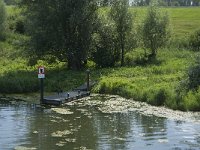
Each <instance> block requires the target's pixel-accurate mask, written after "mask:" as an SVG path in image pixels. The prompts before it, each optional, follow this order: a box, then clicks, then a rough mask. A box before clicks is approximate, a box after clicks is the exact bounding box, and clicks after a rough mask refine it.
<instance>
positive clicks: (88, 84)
mask: <svg viewBox="0 0 200 150" xmlns="http://www.w3.org/2000/svg"><path fill="white" fill-rule="evenodd" d="M86 72H87V91H89V90H90V70H89V69H88V70H87V71H86Z"/></svg>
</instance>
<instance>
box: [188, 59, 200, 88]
mask: <svg viewBox="0 0 200 150" xmlns="http://www.w3.org/2000/svg"><path fill="white" fill-rule="evenodd" d="M199 85H200V56H198V57H197V59H196V63H195V65H193V66H191V67H190V68H189V70H188V88H189V89H197V88H198V87H199Z"/></svg>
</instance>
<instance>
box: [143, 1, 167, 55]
mask: <svg viewBox="0 0 200 150" xmlns="http://www.w3.org/2000/svg"><path fill="white" fill-rule="evenodd" d="M169 31H170V30H169V17H168V15H167V13H166V12H165V13H163V12H162V11H161V10H160V9H159V8H158V7H157V2H156V1H153V2H152V3H151V5H150V6H149V8H148V11H147V16H146V18H145V20H144V25H143V29H142V33H143V42H144V47H145V48H146V49H150V51H151V54H150V55H149V58H150V59H151V58H156V55H157V51H158V49H159V48H160V47H162V46H164V45H165V44H166V42H167V41H168V39H169V37H170V32H169Z"/></svg>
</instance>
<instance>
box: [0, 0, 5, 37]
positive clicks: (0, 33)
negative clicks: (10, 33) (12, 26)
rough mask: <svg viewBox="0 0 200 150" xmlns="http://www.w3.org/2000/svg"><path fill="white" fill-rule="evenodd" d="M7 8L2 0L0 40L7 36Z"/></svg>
mask: <svg viewBox="0 0 200 150" xmlns="http://www.w3.org/2000/svg"><path fill="white" fill-rule="evenodd" d="M5 21H6V10H5V4H4V2H3V0H0V40H2V39H4V37H5V32H6V31H5V30H6V22H5Z"/></svg>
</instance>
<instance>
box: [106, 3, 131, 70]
mask: <svg viewBox="0 0 200 150" xmlns="http://www.w3.org/2000/svg"><path fill="white" fill-rule="evenodd" d="M128 2H129V1H128V0H115V1H114V2H113V4H112V7H111V11H110V16H111V19H112V20H113V21H114V25H115V28H116V29H115V30H116V35H117V42H118V43H119V45H120V48H121V66H124V55H125V48H126V40H127V38H128V34H129V33H130V31H131V29H132V26H133V24H132V22H133V20H132V19H133V17H132V14H131V13H130V12H129V10H128V8H129V4H128Z"/></svg>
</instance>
